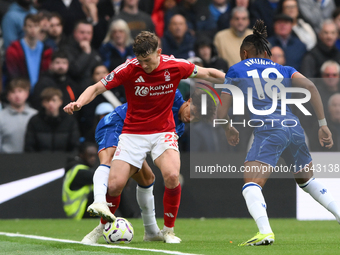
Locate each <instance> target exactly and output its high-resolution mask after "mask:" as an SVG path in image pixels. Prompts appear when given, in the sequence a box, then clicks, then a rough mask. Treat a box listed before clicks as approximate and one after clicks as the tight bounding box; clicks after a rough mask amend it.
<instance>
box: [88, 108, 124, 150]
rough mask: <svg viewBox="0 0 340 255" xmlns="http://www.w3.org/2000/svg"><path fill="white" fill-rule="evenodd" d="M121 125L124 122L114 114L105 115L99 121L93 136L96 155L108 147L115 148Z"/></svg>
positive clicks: (121, 128)
mask: <svg viewBox="0 0 340 255" xmlns="http://www.w3.org/2000/svg"><path fill="white" fill-rule="evenodd" d="M123 125H124V120H123V119H122V118H121V117H120V116H119V115H118V114H117V113H116V112H111V113H109V114H107V115H106V116H105V117H104V118H102V119H101V120H100V121H99V123H98V125H97V128H96V134H95V138H96V142H97V144H98V153H99V152H100V151H101V150H104V149H106V148H109V147H117V145H118V141H119V136H120V135H121V133H122V130H123Z"/></svg>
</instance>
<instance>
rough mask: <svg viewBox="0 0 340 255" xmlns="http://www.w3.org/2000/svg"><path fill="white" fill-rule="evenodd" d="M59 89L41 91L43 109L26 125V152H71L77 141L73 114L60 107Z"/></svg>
mask: <svg viewBox="0 0 340 255" xmlns="http://www.w3.org/2000/svg"><path fill="white" fill-rule="evenodd" d="M62 98H63V95H62V92H61V91H60V89H56V88H52V87H51V88H46V89H44V90H43V91H42V92H41V104H42V106H43V109H42V110H40V111H39V113H38V114H37V115H34V116H33V117H32V118H31V119H30V121H29V122H28V125H27V131H26V136H25V151H26V152H56V151H63V152H72V151H75V150H76V148H77V146H78V143H79V130H78V125H77V121H76V120H75V118H74V116H72V115H68V114H66V113H65V112H64V111H62V110H61V109H60V108H61V106H62V104H63V101H62Z"/></svg>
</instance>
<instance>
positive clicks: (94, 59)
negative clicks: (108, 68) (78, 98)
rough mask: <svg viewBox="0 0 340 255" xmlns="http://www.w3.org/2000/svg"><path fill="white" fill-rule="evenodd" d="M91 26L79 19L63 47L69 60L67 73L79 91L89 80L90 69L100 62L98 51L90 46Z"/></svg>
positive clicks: (84, 87)
mask: <svg viewBox="0 0 340 255" xmlns="http://www.w3.org/2000/svg"><path fill="white" fill-rule="evenodd" d="M92 37H93V27H92V25H91V23H89V22H87V21H84V20H83V21H79V22H78V23H77V24H76V25H75V28H74V31H73V36H72V37H71V38H70V40H69V42H68V44H67V45H66V46H65V47H64V48H63V50H65V51H66V53H67V57H68V59H69V61H70V68H69V74H70V75H71V77H72V79H74V80H75V81H76V82H77V83H78V84H79V85H81V86H82V88H81V91H83V90H84V89H86V86H87V84H89V83H90V81H91V71H92V70H93V68H94V67H95V66H97V65H99V64H101V63H102V61H101V57H100V56H99V53H98V52H97V51H96V50H95V49H94V48H92V46H91V40H92Z"/></svg>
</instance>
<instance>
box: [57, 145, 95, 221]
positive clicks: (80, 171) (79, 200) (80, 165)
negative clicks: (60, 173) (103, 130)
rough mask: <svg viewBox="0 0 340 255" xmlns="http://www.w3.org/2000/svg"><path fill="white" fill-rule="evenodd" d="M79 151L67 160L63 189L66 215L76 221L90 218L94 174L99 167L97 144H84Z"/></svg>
mask: <svg viewBox="0 0 340 255" xmlns="http://www.w3.org/2000/svg"><path fill="white" fill-rule="evenodd" d="M78 151H79V152H78V155H77V156H75V157H70V158H68V160H67V163H66V167H65V176H64V180H63V188H62V200H63V204H64V211H65V214H66V216H67V217H69V218H73V219H75V220H80V219H82V218H89V217H90V215H89V214H88V213H87V212H86V208H87V206H88V205H90V204H91V203H93V192H92V190H93V174H94V171H95V170H96V167H97V166H98V156H97V145H96V144H95V143H91V142H84V143H82V144H81V145H80V146H79V150H78Z"/></svg>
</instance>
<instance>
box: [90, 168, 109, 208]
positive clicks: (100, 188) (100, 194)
mask: <svg viewBox="0 0 340 255" xmlns="http://www.w3.org/2000/svg"><path fill="white" fill-rule="evenodd" d="M109 174H110V166H108V165H103V164H102V165H100V166H98V168H97V169H96V171H95V172H94V175H93V195H94V203H101V202H106V192H107V183H108V180H109Z"/></svg>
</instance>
